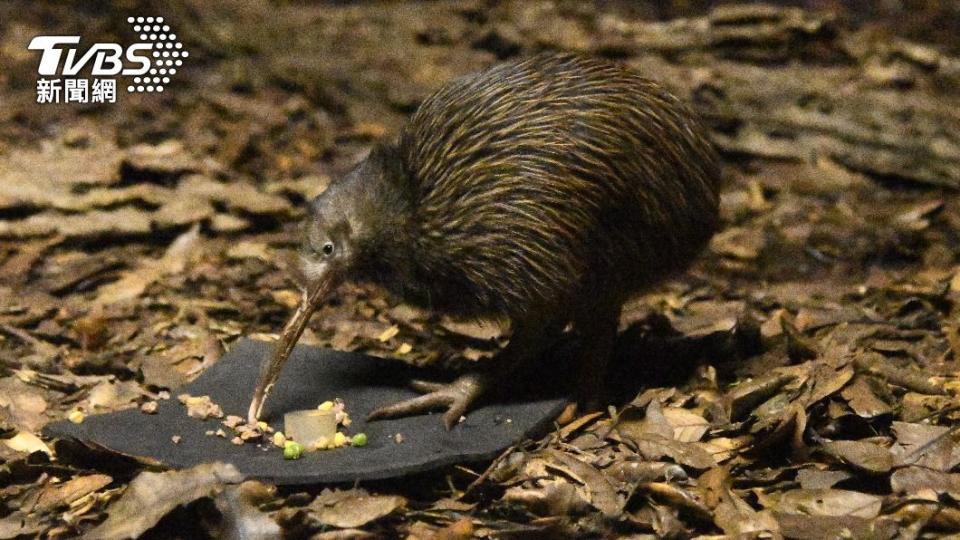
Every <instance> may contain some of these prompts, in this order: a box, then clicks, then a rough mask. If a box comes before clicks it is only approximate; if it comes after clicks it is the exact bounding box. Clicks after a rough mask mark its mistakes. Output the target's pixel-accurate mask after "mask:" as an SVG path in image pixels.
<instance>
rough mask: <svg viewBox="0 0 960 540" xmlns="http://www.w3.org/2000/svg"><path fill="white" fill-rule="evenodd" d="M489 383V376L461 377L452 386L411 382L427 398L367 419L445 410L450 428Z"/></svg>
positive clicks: (403, 403)
mask: <svg viewBox="0 0 960 540" xmlns="http://www.w3.org/2000/svg"><path fill="white" fill-rule="evenodd" d="M487 384H488V379H487V377H486V376H485V375H482V374H480V373H467V374H465V375H461V376H460V377H459V378H457V380H455V381H453V382H451V383H449V384H443V383H436V382H429V381H419V380H415V381H411V382H410V386H412V387H413V389H414V390H416V391H418V392H422V393H423V394H424V395H422V396H419V397H415V398H411V399H408V400H405V401H401V402H400V403H395V404H393V405H387V406H385V407H380V408H379V409H377V410H375V411H373V412H372V413H370V415H369V416H367V420H379V419H382V418H397V417H400V416H410V415H413V414H422V413H425V412H428V411H431V410H434V409H442V408H444V407H446V408H447V412H445V413H444V414H443V425H444V426H446V427H447V429H450V428H452V427H453V426H454V425H456V424H457V423H458V422H459V421H460V418H461V417H462V416H463V415H464V414H465V413H466V412H467V410H468V409H469V408H470V405H472V404H473V402H475V401H476V400H477V398H479V397H480V396H481V395H483V393H484V392H485V391H486V389H487Z"/></svg>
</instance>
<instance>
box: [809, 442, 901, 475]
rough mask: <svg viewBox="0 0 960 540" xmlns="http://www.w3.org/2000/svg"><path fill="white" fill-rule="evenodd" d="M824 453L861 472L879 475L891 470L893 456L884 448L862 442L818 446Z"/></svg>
mask: <svg viewBox="0 0 960 540" xmlns="http://www.w3.org/2000/svg"><path fill="white" fill-rule="evenodd" d="M820 449H821V450H823V452H824V453H826V454H827V455H829V456H831V457H833V458H834V459H837V460H839V461H840V462H841V463H845V464H847V465H850V466H852V467H855V468H857V469H860V470H862V471H865V472H868V473H871V474H881V473H885V472H888V471H889V470H890V469H891V468H893V454H891V453H890V451H889V450H887V449H886V448H884V447H882V446H879V445H876V444H873V443H868V442H863V441H828V442H825V443H823V444H822V445H820Z"/></svg>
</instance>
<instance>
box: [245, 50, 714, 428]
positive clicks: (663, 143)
mask: <svg viewBox="0 0 960 540" xmlns="http://www.w3.org/2000/svg"><path fill="white" fill-rule="evenodd" d="M719 188H720V172H719V163H718V158H717V155H716V153H715V152H714V150H713V149H712V147H711V145H710V143H709V142H708V141H707V140H706V131H705V129H704V128H703V126H701V125H700V123H699V122H698V121H697V119H696V118H695V115H694V114H693V113H692V112H691V111H690V110H689V109H688V108H687V107H686V106H684V105H683V104H682V103H681V102H680V101H679V100H678V99H677V98H675V97H674V96H673V95H671V94H670V93H669V92H667V91H666V90H664V89H663V88H662V87H661V86H659V85H658V84H656V83H655V82H653V81H650V80H648V79H645V78H643V77H641V76H640V75H638V74H636V73H634V72H632V71H630V70H628V69H626V68H624V67H622V66H620V65H618V64H615V63H612V62H608V61H605V60H599V59H591V58H586V57H582V56H577V55H573V54H542V55H538V56H534V57H531V58H528V59H525V60H520V61H515V62H508V63H504V64H499V65H496V66H494V67H492V68H490V69H488V70H486V71H482V72H480V73H476V74H473V75H468V76H465V77H462V78H459V79H457V80H455V81H453V82H451V83H450V84H448V85H446V86H444V87H443V88H441V89H440V90H439V91H437V92H436V93H434V94H433V95H431V96H430V97H428V98H427V99H426V100H425V101H424V102H423V104H422V105H421V106H420V108H419V109H418V110H417V112H416V113H415V114H414V115H413V117H412V118H411V119H410V122H409V123H408V124H407V126H406V127H405V128H404V129H403V131H402V132H401V133H400V135H399V138H398V140H397V141H395V142H394V143H390V144H385V145H381V146H378V147H377V148H375V149H374V150H373V151H372V152H371V154H370V156H369V157H368V158H367V159H366V160H364V161H363V162H362V163H361V164H360V165H359V166H358V167H357V168H356V169H354V170H353V171H352V172H351V173H349V174H348V175H346V176H345V177H344V178H343V179H341V180H340V181H338V182H335V183H333V184H332V185H331V186H330V187H329V188H328V189H327V191H326V192H324V194H322V195H321V196H320V197H318V198H317V199H316V200H314V201H313V203H312V208H311V219H310V221H309V223H308V228H307V235H306V241H305V243H304V245H305V256H304V261H305V264H306V270H307V272H306V273H307V275H312V276H313V277H314V279H315V280H316V282H318V283H321V282H322V283H328V282H330V280H331V279H332V278H331V277H330V276H333V275H336V276H345V277H346V278H347V279H354V280H360V281H364V280H365V281H373V282H376V283H379V284H382V285H385V286H386V287H387V288H389V289H390V290H392V291H393V292H395V293H396V294H397V295H398V296H400V297H401V298H403V299H405V300H407V301H411V302H413V303H417V304H421V305H425V306H427V307H430V308H433V309H435V310H438V311H441V312H446V313H450V314H453V315H459V316H467V317H497V318H501V319H508V320H509V321H510V322H511V326H512V328H513V333H512V337H511V339H510V343H509V344H508V346H507V348H506V349H505V350H504V351H502V353H501V354H500V355H499V356H498V357H497V362H495V363H494V364H492V365H493V366H494V367H492V368H488V369H489V371H488V372H487V373H486V374H484V373H473V374H468V375H464V376H463V377H461V378H460V379H458V381H456V383H454V384H452V385H450V386H447V387H442V388H436V387H431V388H435V390H433V391H431V393H430V394H428V395H427V396H423V397H422V398H419V399H418V400H416V401H413V402H410V403H406V404H401V405H398V406H394V407H388V408H386V409H383V410H380V411H378V412H376V413H375V416H378V417H382V416H395V415H402V414H409V413H411V412H416V411H420V410H423V409H425V408H430V407H436V406H449V407H450V409H449V411H448V412H447V414H446V415H445V417H444V418H445V421H446V422H447V425H448V426H449V425H452V424H453V423H455V422H456V420H457V419H458V418H459V417H460V415H461V414H463V412H464V411H466V409H467V407H468V405H469V404H470V402H471V401H473V400H474V399H475V398H476V397H477V396H478V395H480V393H481V392H482V391H484V389H486V388H488V387H489V386H490V383H491V382H494V380H495V379H499V378H502V377H505V376H509V375H510V374H513V375H514V378H515V377H516V372H517V370H518V369H521V368H522V366H525V365H529V364H530V361H531V360H532V359H534V358H535V357H536V356H537V355H539V353H540V352H542V351H543V349H544V348H545V347H546V346H547V345H548V344H549V342H550V341H551V340H552V339H553V338H554V337H555V336H556V335H557V334H559V332H560V331H561V330H562V329H563V328H564V327H565V326H566V325H567V324H568V323H569V322H573V324H574V328H575V329H576V330H577V331H578V332H579V333H580V336H581V339H580V342H581V343H582V346H583V351H584V352H583V355H584V361H583V362H584V364H583V365H584V371H583V373H582V375H581V381H582V384H581V386H582V387H583V388H584V393H585V394H588V395H589V394H595V393H596V390H597V389H598V387H599V385H600V379H601V378H602V373H603V366H604V365H605V362H606V359H607V358H608V357H609V356H610V352H611V350H612V344H613V338H614V336H615V335H616V329H617V316H618V314H619V312H620V308H621V306H622V305H623V302H624V301H625V300H626V299H627V298H628V297H629V296H630V295H631V294H633V293H636V292H638V291H640V290H642V289H643V288H644V287H647V286H649V285H651V284H652V283H655V282H656V281H657V280H659V279H662V278H664V277H665V276H667V275H668V274H670V273H672V272H675V271H678V270H681V269H683V268H684V267H686V266H687V265H688V264H689V263H690V261H691V260H692V259H693V258H694V257H695V256H696V254H697V253H698V252H699V251H700V250H701V249H702V248H703V246H704V245H705V244H706V242H707V241H708V239H709V238H710V236H711V235H712V234H713V233H714V231H715V229H716V227H717V221H718V220H717V207H718V192H719ZM324 280H326V281H324ZM324 286H327V285H324ZM497 366H499V367H497ZM277 369H278V368H277ZM268 371H269V370H268ZM274 371H275V370H274ZM271 373H273V372H272V371H271ZM262 380H263V381H270V380H273V379H271V376H265V377H263V378H262ZM263 384H266V383H262V384H261V386H262V385H263Z"/></svg>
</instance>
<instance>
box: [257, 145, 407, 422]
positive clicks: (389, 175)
mask: <svg viewBox="0 0 960 540" xmlns="http://www.w3.org/2000/svg"><path fill="white" fill-rule="evenodd" d="M401 171H402V167H401V165H400V160H399V157H398V155H397V151H396V148H395V147H392V146H385V147H376V148H374V149H373V150H372V151H371V152H370V155H369V156H367V158H366V159H365V160H363V161H362V162H361V163H360V164H359V165H357V166H356V167H355V168H354V169H353V170H352V171H350V172H349V173H347V174H346V175H345V176H344V177H343V178H340V179H339V180H337V181H336V182H333V183H331V184H330V186H329V187H328V188H327V189H326V191H324V192H323V193H322V194H320V195H319V196H318V197H317V198H315V199H314V200H312V201H311V202H310V207H309V211H308V215H307V219H306V221H305V222H304V224H303V233H302V235H303V236H302V240H301V249H300V260H301V264H302V275H303V277H304V278H305V283H304V284H303V285H304V295H303V299H302V300H301V302H300V306H299V307H298V309H297V311H296V313H295V314H294V316H293V317H292V318H291V319H290V321H289V322H288V323H287V326H286V327H285V328H284V330H283V332H282V333H281V336H280V341H279V342H278V343H277V347H276V349H275V350H274V353H273V355H272V356H271V357H270V358H268V359H265V361H264V362H263V364H262V365H261V372H260V380H259V382H258V383H257V387H256V389H255V392H254V397H253V400H252V402H251V404H250V411H249V413H248V417H249V419H250V420H251V421H254V420H255V419H257V418H259V416H260V412H261V409H262V407H263V403H264V400H265V398H266V395H267V393H268V392H269V389H270V387H271V386H272V385H273V384H274V383H275V382H276V380H277V378H278V377H279V375H280V369H281V367H282V366H283V364H284V363H285V362H286V359H287V357H288V356H289V355H290V352H291V351H292V350H293V346H294V345H295V344H296V342H297V340H298V339H299V338H300V335H301V334H302V333H303V330H304V328H305V327H306V325H307V321H308V320H309V318H310V315H311V314H312V313H313V312H314V311H315V310H316V309H317V308H318V307H319V306H320V305H322V304H323V303H324V302H325V301H326V300H327V298H328V297H329V296H330V295H331V293H332V292H333V291H334V290H335V289H336V288H337V286H338V285H339V284H340V283H342V282H343V281H344V280H346V279H349V278H354V277H360V276H363V275H364V270H368V269H369V268H371V267H376V265H378V264H383V262H384V261H385V260H386V261H389V260H390V255H389V254H390V252H392V251H395V249H394V248H393V246H395V245H396V244H397V243H398V242H397V234H398V232H399V231H400V230H402V229H404V228H405V226H406V224H407V221H406V220H407V219H408V218H407V217H406V216H407V210H408V208H409V200H410V199H409V197H408V195H406V194H405V193H406V192H405V190H404V188H403V185H404V183H403V178H404V177H403V175H402V172H401Z"/></svg>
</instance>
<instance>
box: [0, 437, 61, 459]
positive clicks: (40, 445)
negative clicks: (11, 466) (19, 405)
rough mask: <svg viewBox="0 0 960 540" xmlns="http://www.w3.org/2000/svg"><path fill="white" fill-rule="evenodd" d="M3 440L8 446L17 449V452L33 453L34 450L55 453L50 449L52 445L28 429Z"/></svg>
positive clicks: (49, 453) (48, 453)
mask: <svg viewBox="0 0 960 540" xmlns="http://www.w3.org/2000/svg"><path fill="white" fill-rule="evenodd" d="M2 440H3V444H5V445H7V447H8V448H10V449H11V450H15V451H17V452H25V453H28V454H32V453H33V452H43V453H44V454H47V455H52V454H53V451H51V450H50V447H48V446H47V445H46V444H45V443H44V442H43V441H41V440H40V437H37V436H36V435H34V434H33V433H30V432H28V431H21V432H19V433H17V434H16V435H14V436H13V437H10V438H9V439H2Z"/></svg>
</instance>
